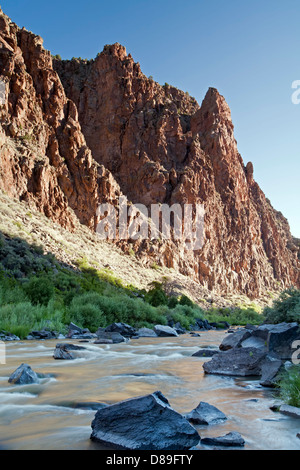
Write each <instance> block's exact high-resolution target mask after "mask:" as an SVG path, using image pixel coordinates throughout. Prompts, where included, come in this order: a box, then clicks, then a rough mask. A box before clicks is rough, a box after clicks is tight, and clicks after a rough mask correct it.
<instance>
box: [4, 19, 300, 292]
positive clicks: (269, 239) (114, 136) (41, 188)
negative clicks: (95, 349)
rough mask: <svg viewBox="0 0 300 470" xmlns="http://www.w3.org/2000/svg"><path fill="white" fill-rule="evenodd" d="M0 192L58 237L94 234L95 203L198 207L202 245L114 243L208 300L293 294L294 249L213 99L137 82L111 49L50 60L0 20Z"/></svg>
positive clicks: (137, 74)
mask: <svg viewBox="0 0 300 470" xmlns="http://www.w3.org/2000/svg"><path fill="white" fill-rule="evenodd" d="M0 45H2V46H1V47H0V78H1V80H2V82H4V84H5V87H6V90H5V100H4V104H2V105H0V171H1V172H0V189H3V190H5V191H7V192H8V193H9V194H11V195H12V196H14V197H18V198H20V199H21V200H26V201H29V202H31V203H32V204H34V205H35V206H36V207H37V208H38V209H39V210H41V211H42V212H43V213H45V214H46V215H47V216H49V217H51V218H52V219H53V220H55V221H57V222H59V223H60V224H61V225H63V226H65V227H69V228H72V226H73V222H74V220H75V219H74V218H76V217H77V218H78V219H79V220H80V222H81V223H83V224H85V225H87V226H89V227H90V228H92V229H94V228H95V226H96V223H97V218H96V210H97V207H98V205H99V203H104V202H110V203H113V204H114V205H116V204H117V203H118V197H119V196H120V195H121V194H124V195H125V196H126V197H127V199H128V201H131V202H133V203H142V204H145V205H146V206H147V207H148V208H150V206H151V204H155V203H162V204H163V203H165V204H168V205H172V204H180V205H181V206H182V205H183V204H186V203H188V204H192V205H194V206H195V205H196V204H204V207H205V223H204V228H205V230H204V244H203V247H202V249H201V250H200V249H199V250H197V251H193V250H187V249H186V247H185V246H184V244H183V243H181V242H179V241H178V242H177V241H176V242H175V243H173V242H172V241H163V240H159V241H156V242H152V241H151V240H144V241H135V242H134V243H133V244H131V245H129V244H128V243H127V241H118V243H119V245H120V246H121V247H122V249H123V250H124V251H125V252H126V251H127V252H128V251H129V246H130V247H133V249H134V251H135V252H136V254H137V256H138V257H139V258H140V259H141V260H143V261H144V262H145V263H148V264H152V263H153V261H155V262H156V263H157V264H160V265H164V266H168V267H173V268H175V269H177V270H178V271H180V272H181V273H183V274H186V275H188V276H190V277H192V278H193V279H195V280H197V281H199V282H200V283H201V284H202V285H203V286H205V287H207V288H209V289H214V290H215V291H216V292H218V293H228V292H243V293H246V294H247V295H249V296H250V297H257V296H259V295H260V294H262V293H263V292H265V291H266V290H271V289H275V288H278V285H279V284H280V286H281V287H285V286H290V285H296V286H299V285H300V275H299V259H298V257H297V253H298V248H297V246H296V245H295V243H294V241H293V239H292V236H291V234H290V231H289V226H288V222H287V221H286V219H285V218H284V217H283V216H282V214H280V213H278V212H277V211H275V210H274V209H273V208H272V206H271V204H270V202H269V201H268V200H267V199H266V198H265V196H264V194H263V192H262V191H261V189H260V188H259V186H258V185H257V183H256V182H255V181H254V179H253V165H252V164H251V162H249V163H248V164H247V165H246V166H244V163H243V161H242V158H241V156H240V155H239V153H238V150H237V144H236V141H235V139H234V133H233V124H232V120H231V115H230V109H229V107H228V105H227V103H226V101H225V99H224V98H223V97H222V96H221V95H220V94H219V93H218V91H217V90H215V89H213V88H211V89H209V90H208V92H207V94H206V96H205V98H204V100H203V103H202V104H201V106H199V105H198V104H197V102H196V101H195V100H194V99H193V98H191V97H189V96H188V95H187V94H186V93H184V92H182V91H180V90H177V89H176V88H174V87H171V86H168V85H165V86H164V87H162V86H160V85H159V84H158V83H156V82H154V81H153V80H151V79H148V78H147V77H145V75H143V74H142V72H141V70H140V66H139V64H136V63H135V62H134V60H133V59H132V57H131V56H130V54H129V55H127V53H126V50H125V48H124V47H122V46H121V45H119V44H114V45H111V46H106V47H105V48H104V50H103V52H102V53H101V54H99V55H98V56H97V58H96V59H95V60H91V61H82V60H77V59H76V60H72V61H59V60H54V61H53V60H52V57H51V55H50V53H49V52H48V51H46V50H45V49H44V48H43V46H42V39H41V38H40V37H38V36H35V35H34V34H32V33H30V32H28V31H26V30H25V29H19V28H18V27H17V26H16V25H15V24H14V23H12V22H11V21H10V20H9V18H8V17H6V16H5V15H4V14H3V13H2V12H0Z"/></svg>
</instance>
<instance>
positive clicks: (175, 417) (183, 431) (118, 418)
mask: <svg viewBox="0 0 300 470" xmlns="http://www.w3.org/2000/svg"><path fill="white" fill-rule="evenodd" d="M91 439H92V440H93V441H96V442H99V443H101V444H102V445H104V446H107V447H113V448H115V449H124V450H188V449H190V448H191V447H193V446H195V445H197V444H199V441H200V436H199V434H198V432H197V431H196V429H195V428H194V427H193V426H192V425H191V424H190V423H189V422H188V421H187V420H186V419H185V418H184V417H183V416H182V415H181V414H179V413H178V412H176V411H175V410H173V409H172V408H171V406H170V404H169V402H168V400H167V399H166V398H165V397H164V395H163V394H162V393H161V392H154V393H152V394H149V395H145V396H142V397H137V398H132V399H128V400H125V401H121V402H119V403H116V404H114V405H110V406H107V407H105V408H103V409H102V410H99V411H98V412H97V413H96V415H95V418H94V420H93V422H92V434H91Z"/></svg>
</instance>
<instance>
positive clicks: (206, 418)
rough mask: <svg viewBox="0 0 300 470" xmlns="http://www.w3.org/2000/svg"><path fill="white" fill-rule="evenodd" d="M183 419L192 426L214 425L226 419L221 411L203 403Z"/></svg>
mask: <svg viewBox="0 0 300 470" xmlns="http://www.w3.org/2000/svg"><path fill="white" fill-rule="evenodd" d="M185 418H186V419H187V420H188V421H190V422H191V423H194V424H216V423H218V422H220V421H224V420H226V419H227V417H226V416H225V415H224V413H223V412H222V411H220V410H219V409H218V408H216V407H215V406H213V405H210V404H209V403H206V402H203V401H201V402H200V403H199V405H198V406H197V407H196V408H195V409H193V410H192V411H191V412H190V413H188V414H186V415H185Z"/></svg>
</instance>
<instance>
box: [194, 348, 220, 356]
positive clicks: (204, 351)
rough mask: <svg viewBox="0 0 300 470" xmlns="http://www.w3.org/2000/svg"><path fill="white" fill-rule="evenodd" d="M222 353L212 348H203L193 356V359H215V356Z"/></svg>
mask: <svg viewBox="0 0 300 470" xmlns="http://www.w3.org/2000/svg"><path fill="white" fill-rule="evenodd" d="M219 352H220V351H219V350H218V349H212V348H202V349H199V351H196V352H195V353H194V354H192V357H204V358H205V357H213V356H214V355H215V354H218V353H219Z"/></svg>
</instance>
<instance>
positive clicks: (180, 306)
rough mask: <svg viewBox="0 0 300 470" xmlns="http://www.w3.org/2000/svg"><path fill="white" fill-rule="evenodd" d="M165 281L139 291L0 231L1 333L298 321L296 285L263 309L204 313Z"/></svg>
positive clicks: (299, 307) (250, 307) (299, 293)
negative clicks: (115, 324) (61, 260)
mask: <svg viewBox="0 0 300 470" xmlns="http://www.w3.org/2000/svg"><path fill="white" fill-rule="evenodd" d="M164 283H165V280H164V279H162V283H159V282H154V283H152V285H151V286H150V288H149V289H148V290H144V289H138V288H137V287H135V286H132V285H125V284H124V283H123V281H122V280H121V279H119V278H117V277H116V276H115V275H114V274H113V273H112V272H111V271H109V270H108V269H101V270H100V269H96V268H95V267H92V266H90V265H89V263H88V262H87V260H86V259H84V258H82V259H80V260H77V267H76V268H74V267H71V266H68V265H62V264H60V263H59V262H58V261H57V260H56V258H55V257H54V256H53V255H52V254H51V253H47V254H46V253H44V250H43V248H42V247H40V246H37V245H29V244H28V243H27V242H26V241H24V240H22V239H21V238H17V237H16V238H11V237H8V236H7V237H5V236H3V235H1V234H0V331H1V330H4V331H7V332H9V333H12V334H16V335H17V336H19V337H20V338H25V337H26V336H27V335H28V334H29V333H30V332H31V331H33V330H41V329H50V330H54V331H57V332H61V333H65V332H66V329H67V327H68V325H69V323H70V322H71V321H72V322H74V323H76V324H78V325H79V326H81V327H83V328H89V329H90V330H91V331H96V330H97V328H98V327H100V326H102V327H105V326H107V325H109V324H111V323H112V322H125V323H129V324H131V325H132V326H135V327H142V326H147V327H152V326H153V325H155V324H165V325H166V324H168V323H169V322H171V323H177V322H180V324H181V325H182V326H183V327H184V328H186V329H190V327H191V325H194V324H195V321H196V319H202V320H204V319H206V320H208V321H209V322H214V323H216V324H217V325H218V324H220V325H221V323H222V322H224V321H226V322H228V323H229V324H230V325H245V324H247V323H252V324H260V323H262V322H263V321H268V322H269V323H270V322H272V323H278V322H281V321H299V317H300V291H299V290H296V289H290V290H288V291H285V292H284V293H282V294H281V296H280V298H279V299H277V300H275V301H274V302H273V306H272V307H268V308H266V309H264V311H263V312H261V309H259V308H258V307H257V306H256V305H255V304H254V303H253V304H250V305H241V306H239V307H234V308H233V307H232V308H216V307H212V308H211V309H210V310H206V311H205V310H203V309H202V308H201V307H200V306H199V305H197V304H196V303H194V302H193V301H192V300H191V299H189V298H188V297H187V296H186V295H182V296H180V297H176V296H174V295H170V296H169V295H167V294H166V292H165V289H164ZM222 326H224V325H222Z"/></svg>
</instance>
